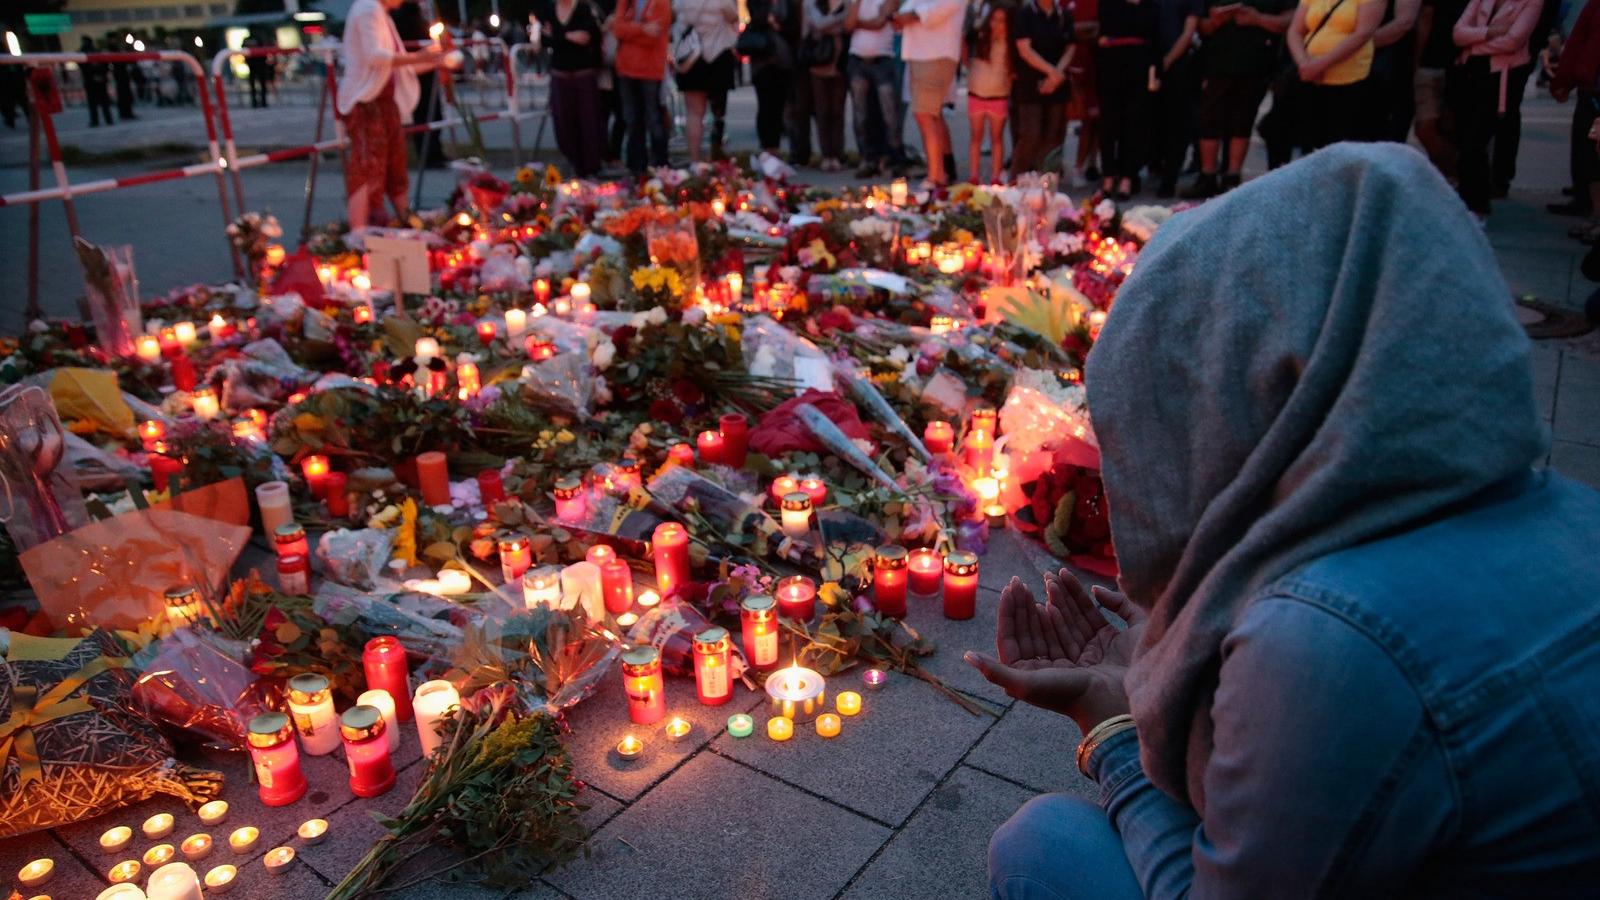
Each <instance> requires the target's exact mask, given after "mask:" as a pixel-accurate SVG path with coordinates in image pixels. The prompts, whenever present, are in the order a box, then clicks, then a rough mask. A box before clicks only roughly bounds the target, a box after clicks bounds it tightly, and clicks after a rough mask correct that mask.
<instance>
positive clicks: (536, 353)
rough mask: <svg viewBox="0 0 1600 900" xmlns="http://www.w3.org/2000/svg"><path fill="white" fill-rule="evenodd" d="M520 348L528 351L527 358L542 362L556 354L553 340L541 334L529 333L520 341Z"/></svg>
mask: <svg viewBox="0 0 1600 900" xmlns="http://www.w3.org/2000/svg"><path fill="white" fill-rule="evenodd" d="M522 349H524V350H526V351H527V352H528V358H529V359H531V360H533V361H534V362H544V361H545V360H547V359H550V358H551V357H553V356H555V355H556V344H555V342H554V341H552V340H550V339H549V338H547V337H545V336H544V335H542V334H530V335H528V336H527V337H526V338H525V339H523V341H522Z"/></svg>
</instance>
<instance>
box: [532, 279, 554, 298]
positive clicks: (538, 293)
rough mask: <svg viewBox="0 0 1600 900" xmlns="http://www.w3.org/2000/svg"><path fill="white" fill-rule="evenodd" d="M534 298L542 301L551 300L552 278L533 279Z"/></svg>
mask: <svg viewBox="0 0 1600 900" xmlns="http://www.w3.org/2000/svg"><path fill="white" fill-rule="evenodd" d="M533 298H534V299H535V300H538V301H539V302H540V303H549V302H550V279H548V278H535V279H534V280H533Z"/></svg>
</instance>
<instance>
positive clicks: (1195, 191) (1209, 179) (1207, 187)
mask: <svg viewBox="0 0 1600 900" xmlns="http://www.w3.org/2000/svg"><path fill="white" fill-rule="evenodd" d="M1216 195H1217V176H1216V173H1214V172H1201V173H1200V177H1198V178H1196V179H1195V180H1194V184H1191V185H1189V187H1188V188H1186V189H1185V190H1184V192H1183V195H1182V196H1183V199H1185V200H1209V199H1211V198H1212V197H1215V196H1216Z"/></svg>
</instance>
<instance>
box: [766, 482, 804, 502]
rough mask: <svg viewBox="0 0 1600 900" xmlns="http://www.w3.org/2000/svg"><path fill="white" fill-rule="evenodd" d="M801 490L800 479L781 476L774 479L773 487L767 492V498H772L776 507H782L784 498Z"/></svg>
mask: <svg viewBox="0 0 1600 900" xmlns="http://www.w3.org/2000/svg"><path fill="white" fill-rule="evenodd" d="M798 490H800V479H798V478H796V477H794V476H793V475H779V476H778V477H777V478H774V479H772V487H771V488H769V489H768V490H767V496H769V497H771V498H772V504H773V505H774V506H782V505H783V498H784V497H787V496H789V495H790V494H792V493H794V492H795V491H798Z"/></svg>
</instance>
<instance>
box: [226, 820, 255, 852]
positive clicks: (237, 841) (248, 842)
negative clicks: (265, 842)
mask: <svg viewBox="0 0 1600 900" xmlns="http://www.w3.org/2000/svg"><path fill="white" fill-rule="evenodd" d="M260 839H261V829H259V828H257V827H255V826H254V825H245V826H243V827H240V828H235V829H234V830H233V834H230V835H228V846H229V847H232V848H233V852H235V853H249V852H250V851H251V850H254V849H255V847H256V841H258V840H260Z"/></svg>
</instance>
